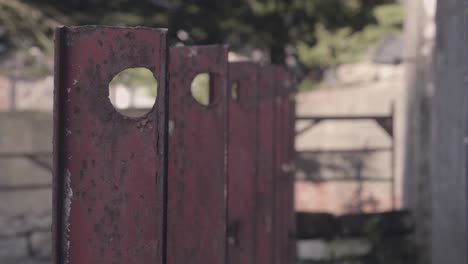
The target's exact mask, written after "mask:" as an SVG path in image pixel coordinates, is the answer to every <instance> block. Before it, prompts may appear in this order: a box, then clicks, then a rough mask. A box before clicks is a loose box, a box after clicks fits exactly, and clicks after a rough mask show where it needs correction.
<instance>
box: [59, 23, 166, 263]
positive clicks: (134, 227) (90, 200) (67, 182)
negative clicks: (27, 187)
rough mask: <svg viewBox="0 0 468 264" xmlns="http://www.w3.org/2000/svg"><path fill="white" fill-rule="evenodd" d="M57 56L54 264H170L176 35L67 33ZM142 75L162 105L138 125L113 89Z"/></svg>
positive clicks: (62, 33)
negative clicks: (171, 49) (166, 260)
mask: <svg viewBox="0 0 468 264" xmlns="http://www.w3.org/2000/svg"><path fill="white" fill-rule="evenodd" d="M56 51H57V54H56V90H55V93H56V94H55V110H54V111H55V135H54V149H55V154H54V159H55V172H54V173H55V175H54V181H55V184H54V186H55V190H54V212H55V213H54V225H53V226H54V240H55V246H54V252H55V253H56V254H55V256H54V263H57V264H58V263H60V264H62V263H71V264H82V263H89V264H94V263H109V264H110V263H115V264H118V263H121V264H127V263H142V264H144V263H152V264H153V263H162V257H163V256H162V249H163V248H164V245H163V225H164V221H163V215H164V214H163V197H164V192H163V186H164V184H163V180H164V179H163V175H164V169H165V168H164V166H163V164H164V162H163V157H164V156H165V154H166V146H165V144H164V142H165V141H164V131H166V128H165V125H166V122H165V117H164V108H165V105H164V102H165V101H166V100H165V99H166V94H165V91H166V89H165V82H166V81H165V71H166V69H165V68H166V31H164V30H153V29H147V28H126V29H124V28H111V27H94V26H86V27H69V28H61V29H58V30H57V42H56ZM137 66H140V67H146V68H148V69H149V70H151V71H152V72H153V74H154V75H155V77H156V78H157V79H158V81H159V89H158V99H157V103H156V104H155V106H154V107H153V109H152V110H151V111H150V112H149V113H147V114H146V115H144V116H142V117H140V118H128V117H125V116H123V115H121V114H119V113H118V112H117V111H116V110H115V109H114V108H113V106H112V104H111V102H110V100H109V97H108V95H109V88H108V84H109V82H110V80H111V79H112V77H113V76H114V75H116V74H117V73H118V72H120V71H122V70H124V69H126V68H129V67H137Z"/></svg>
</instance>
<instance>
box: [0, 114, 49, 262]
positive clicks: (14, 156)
mask: <svg viewBox="0 0 468 264" xmlns="http://www.w3.org/2000/svg"><path fill="white" fill-rule="evenodd" d="M51 150H52V116H51V114H48V113H33V112H14V113H10V112H4V113H0V263H2V264H18V263H21V264H42V263H50V256H51V233H50V226H51V208H52V202H51V197H52V193H51V188H50V184H51V179H52V177H51V172H50V170H49V169H48V168H47V167H48V166H50V165H51V155H50V152H51ZM26 153H29V154H31V153H42V154H41V155H40V156H37V157H36V156H33V158H37V160H38V161H39V164H42V166H39V165H38V164H37V163H36V162H34V161H33V159H30V158H27V157H25V156H22V155H23V154H26Z"/></svg>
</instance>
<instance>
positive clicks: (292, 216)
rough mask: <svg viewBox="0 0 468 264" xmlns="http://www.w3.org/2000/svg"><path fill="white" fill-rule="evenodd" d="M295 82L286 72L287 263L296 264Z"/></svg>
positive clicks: (284, 86) (284, 89)
mask: <svg viewBox="0 0 468 264" xmlns="http://www.w3.org/2000/svg"><path fill="white" fill-rule="evenodd" d="M294 88H295V86H294V80H293V76H292V74H291V73H290V72H285V77H284V82H283V86H282V89H283V100H284V102H283V105H284V110H283V116H284V125H283V130H284V131H285V133H284V136H283V140H284V142H285V150H284V151H285V155H286V158H285V160H284V163H283V166H282V171H283V173H285V174H286V183H287V185H286V190H287V191H286V199H285V202H286V205H285V208H286V209H285V210H286V212H285V216H286V219H287V220H286V222H287V230H286V231H287V252H286V253H287V259H286V263H296V212H295V206H294V205H295V200H294V198H295V197H294V187H295V173H294V169H293V163H294V162H293V160H294V156H295V154H294V144H295V141H294V139H295V136H294V135H295V131H294V123H295V113H296V106H295V100H294V94H295V90H294Z"/></svg>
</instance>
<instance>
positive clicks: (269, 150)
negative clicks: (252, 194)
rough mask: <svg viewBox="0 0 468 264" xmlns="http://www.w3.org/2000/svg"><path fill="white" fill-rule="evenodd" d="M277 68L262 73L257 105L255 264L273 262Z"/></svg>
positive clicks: (263, 69) (267, 67)
mask: <svg viewBox="0 0 468 264" xmlns="http://www.w3.org/2000/svg"><path fill="white" fill-rule="evenodd" d="M274 76H275V67H274V66H270V65H267V66H263V67H262V68H261V70H260V80H259V103H258V144H259V145H258V173H257V210H256V212H257V213H256V243H255V244H256V252H255V254H256V257H255V263H258V264H272V263H273V260H274V255H273V254H274V250H275V248H274V245H275V241H274V239H275V237H274V232H273V228H274V224H275V223H274V203H273V199H274V196H273V195H274V189H275V186H274V183H275V181H274V175H275V170H274V149H273V146H274V142H275V141H274V139H275V138H274V128H275V126H274V114H275V111H274V109H275V108H274V99H275V98H274V94H275V90H274V85H275V78H274Z"/></svg>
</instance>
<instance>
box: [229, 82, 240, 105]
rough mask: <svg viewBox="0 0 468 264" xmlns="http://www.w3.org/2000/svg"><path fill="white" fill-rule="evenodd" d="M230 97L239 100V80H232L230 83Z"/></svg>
mask: <svg viewBox="0 0 468 264" xmlns="http://www.w3.org/2000/svg"><path fill="white" fill-rule="evenodd" d="M231 99H232V100H234V101H239V82H233V83H232V84H231Z"/></svg>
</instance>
